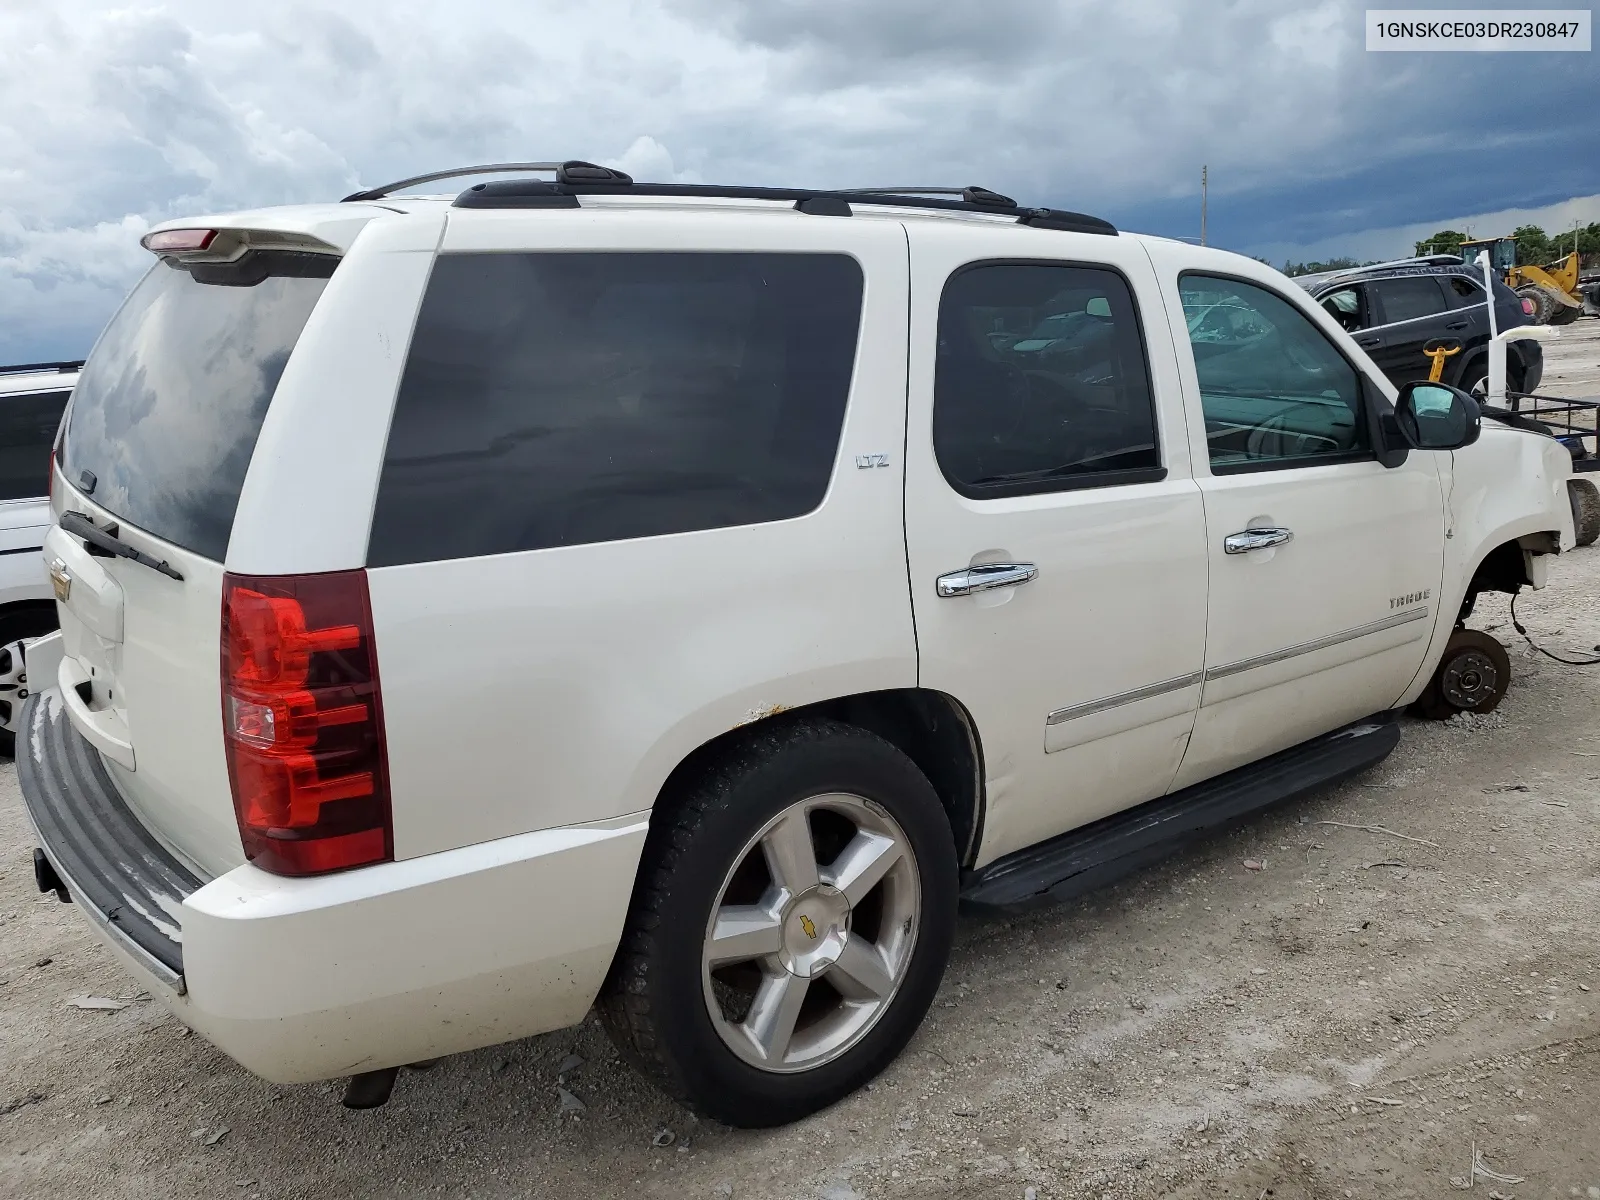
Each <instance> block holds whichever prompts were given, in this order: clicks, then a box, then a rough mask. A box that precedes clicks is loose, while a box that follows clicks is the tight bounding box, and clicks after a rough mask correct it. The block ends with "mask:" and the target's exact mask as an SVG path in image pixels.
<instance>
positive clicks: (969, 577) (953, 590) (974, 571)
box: [934, 563, 1039, 599]
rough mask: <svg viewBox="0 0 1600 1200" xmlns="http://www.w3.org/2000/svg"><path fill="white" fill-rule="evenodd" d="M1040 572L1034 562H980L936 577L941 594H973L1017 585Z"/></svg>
mask: <svg viewBox="0 0 1600 1200" xmlns="http://www.w3.org/2000/svg"><path fill="white" fill-rule="evenodd" d="M1038 573H1039V568H1038V567H1036V566H1034V565H1033V564H1032V563H979V564H978V565H977V566H975V567H968V568H967V569H966V570H964V571H949V572H947V573H945V574H943V575H941V576H939V578H938V579H936V580H935V581H934V582H935V583H936V584H937V585H938V588H939V595H940V596H942V597H944V598H946V599H948V598H950V597H951V596H971V595H973V594H974V593H976V592H987V591H990V590H992V589H994V588H1003V587H1016V586H1017V585H1018V584H1021V583H1027V582H1028V580H1030V579H1032V578H1033V577H1034V576H1035V575H1037V574H1038Z"/></svg>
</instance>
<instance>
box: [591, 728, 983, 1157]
mask: <svg viewBox="0 0 1600 1200" xmlns="http://www.w3.org/2000/svg"><path fill="white" fill-rule="evenodd" d="M885 864H887V865H885ZM834 884H837V885H838V886H837V887H835V886H833V885H834ZM957 886H958V885H957V864H956V852H955V842H954V839H953V837H952V836H951V832H950V823H949V820H948V818H947V817H946V815H945V812H944V808H943V806H942V805H941V804H940V802H939V797H938V795H937V793H935V791H934V790H933V786H932V785H931V784H930V783H929V782H928V780H927V778H926V777H925V776H924V775H923V774H922V772H921V771H919V770H918V769H917V767H916V766H915V765H914V764H913V763H912V762H911V760H910V759H908V758H907V757H906V756H905V755H904V754H902V753H901V752H900V751H899V750H898V749H896V748H895V747H894V746H892V745H890V744H889V743H888V742H886V741H884V740H883V739H881V738H879V737H877V736H876V735H874V734H871V733H868V732H866V731H865V730H862V729H858V728H856V727H854V726H850V725H844V724H841V723H838V722H835V721H828V720H820V719H811V720H800V721H794V722H791V723H780V724H774V725H773V726H771V727H766V728H762V729H760V730H759V731H753V732H752V733H750V734H749V735H747V736H746V737H745V738H744V739H742V740H741V741H740V742H738V743H736V744H735V745H734V746H733V747H732V748H731V749H729V750H728V751H726V752H724V753H723V754H722V755H721V756H720V757H719V758H718V759H717V760H716V761H715V762H713V763H712V764H710V765H709V766H708V767H707V768H706V769H704V770H703V771H702V772H701V773H699V774H698V775H697V776H696V777H694V778H691V779H689V780H687V781H685V782H684V783H683V784H682V785H681V786H677V787H669V790H668V792H667V793H666V794H664V795H663V797H662V799H661V801H660V802H659V803H658V804H657V807H656V810H655V812H654V813H653V814H652V817H651V821H650V836H649V840H648V841H647V842H646V845H645V852H644V858H643V861H642V862H641V863H640V867H639V874H638V878H637V881H636V883H635V886H634V892H633V901H632V904H631V906H630V910H629V914H628V922H627V927H626V929H625V931H624V933H623V937H622V943H621V946H620V947H619V949H618V951H617V957H616V960H615V962H614V963H613V965H612V969H611V975H610V977H609V978H608V980H607V983H606V987H605V989H604V992H603V994H602V998H601V1001H600V1011H601V1014H602V1016H603V1017H604V1019H605V1022H606V1025H607V1027H608V1029H609V1031H610V1033H611V1037H612V1040H613V1041H614V1042H615V1043H616V1044H617V1047H618V1048H619V1049H620V1050H621V1051H622V1053H623V1055H624V1057H626V1058H628V1059H629V1060H631V1061H632V1063H633V1064H634V1066H635V1067H637V1068H638V1069H639V1070H640V1071H642V1072H643V1073H644V1074H645V1075H646V1076H648V1077H649V1078H650V1079H652V1080H653V1081H654V1082H655V1083H657V1084H658V1085H659V1086H660V1087H661V1088H662V1090H664V1091H666V1092H667V1093H669V1094H670V1095H672V1096H673V1097H674V1098H676V1099H677V1100H679V1101H681V1102H682V1103H684V1104H686V1105H688V1106H689V1107H690V1108H692V1109H694V1110H696V1111H697V1112H700V1113H703V1114H705V1115H707V1116H710V1117H714V1118H715V1119H717V1120H719V1121H722V1122H724V1123H726V1124H729V1125H736V1126H743V1127H746V1128H762V1127H767V1126H772V1125H779V1124H783V1123H786V1122H789V1121H794V1120H798V1119H799V1118H801V1117H804V1116H807V1115H808V1114H810V1113H813V1112H816V1111H817V1110H818V1109H821V1108H825V1107H827V1106H828V1105H830V1104H832V1103H834V1102H835V1101H837V1100H839V1099H841V1098H843V1097H844V1096H846V1095H848V1094H849V1093H850V1092H852V1091H854V1090H855V1089H856V1088H858V1087H860V1086H861V1085H862V1084H864V1083H866V1082H867V1081H868V1080H870V1079H872V1078H873V1076H875V1075H877V1074H878V1072H880V1071H882V1070H883V1068H884V1067H886V1066H887V1065H888V1064H889V1063H890V1062H891V1061H892V1060H893V1059H894V1058H895V1056H896V1055H898V1054H899V1053H900V1051H901V1050H902V1049H903V1048H904V1047H905V1044H906V1043H907V1042H908V1041H909V1040H910V1039H911V1037H912V1035H913V1034H914V1033H915V1032H916V1031H917V1028H918V1026H919V1025H921V1023H922V1018H923V1016H924V1015H925V1014H926V1012H927V1010H928V1006H929V1004H930V1003H931V1002H932V1000H933V996H934V993H935V992H936V991H937V989H938V986H939V981H940V978H941V977H942V976H943V974H944V968H945V963H946V961H947V960H948V958H949V954H950V943H951V939H952V937H953V935H954V931H955V914H956V893H957ZM736 932H737V933H738V937H737V938H735V937H733V936H732V935H733V934H734V933H736ZM769 943H770V944H769Z"/></svg>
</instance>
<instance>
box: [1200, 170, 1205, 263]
mask: <svg viewBox="0 0 1600 1200" xmlns="http://www.w3.org/2000/svg"><path fill="white" fill-rule="evenodd" d="M1200 244H1201V245H1202V246H1204V245H1205V244H1206V168H1205V166H1204V164H1202V165H1201V167H1200Z"/></svg>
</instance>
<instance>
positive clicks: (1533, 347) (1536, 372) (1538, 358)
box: [1511, 339, 1544, 392]
mask: <svg viewBox="0 0 1600 1200" xmlns="http://www.w3.org/2000/svg"><path fill="white" fill-rule="evenodd" d="M1511 344H1512V345H1513V346H1515V347H1516V349H1517V351H1518V352H1519V353H1520V355H1521V357H1522V390H1523V391H1525V392H1537V391H1538V390H1539V384H1540V383H1541V382H1543V380H1544V347H1543V346H1541V345H1540V344H1539V343H1538V342H1535V341H1532V340H1530V339H1519V340H1517V341H1515V342H1512V343H1511Z"/></svg>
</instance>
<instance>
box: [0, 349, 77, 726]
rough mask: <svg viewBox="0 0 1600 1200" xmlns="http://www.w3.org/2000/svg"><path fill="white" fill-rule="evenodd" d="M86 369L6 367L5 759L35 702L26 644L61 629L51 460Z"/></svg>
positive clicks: (0, 427) (2, 396) (1, 488)
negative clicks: (53, 557) (49, 541)
mask: <svg viewBox="0 0 1600 1200" xmlns="http://www.w3.org/2000/svg"><path fill="white" fill-rule="evenodd" d="M81 366H83V364H82V363H81V362H57V363H27V364H24V365H21V366H15V367H0V756H5V757H9V756H10V754H11V749H12V743H13V742H14V740H15V736H16V721H17V718H18V716H19V715H20V714H21V711H22V702H23V701H24V700H26V699H27V697H28V678H27V670H26V667H25V666H24V664H23V656H22V643H23V642H24V641H26V640H27V639H30V638H36V637H41V636H43V635H44V634H47V633H49V632H50V631H51V630H53V629H55V627H56V606H55V596H54V594H53V593H52V592H51V590H50V580H49V578H48V577H47V576H46V574H45V568H44V535H45V534H46V533H47V532H48V531H49V528H50V523H51V518H50V498H49V497H48V496H47V495H45V491H46V488H47V487H48V485H49V478H50V454H51V447H52V445H53V444H54V442H55V437H56V430H57V429H58V428H59V427H60V424H61V412H62V410H63V409H64V408H65V407H66V404H67V398H68V397H69V396H71V395H72V385H73V384H74V383H75V382H77V379H78V369H79V368H80V367H81Z"/></svg>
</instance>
